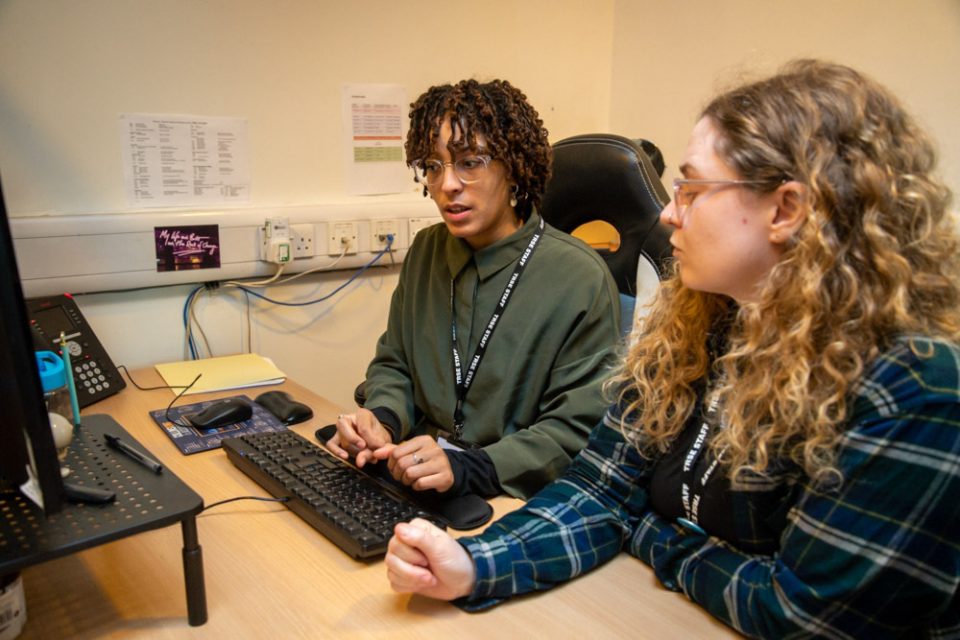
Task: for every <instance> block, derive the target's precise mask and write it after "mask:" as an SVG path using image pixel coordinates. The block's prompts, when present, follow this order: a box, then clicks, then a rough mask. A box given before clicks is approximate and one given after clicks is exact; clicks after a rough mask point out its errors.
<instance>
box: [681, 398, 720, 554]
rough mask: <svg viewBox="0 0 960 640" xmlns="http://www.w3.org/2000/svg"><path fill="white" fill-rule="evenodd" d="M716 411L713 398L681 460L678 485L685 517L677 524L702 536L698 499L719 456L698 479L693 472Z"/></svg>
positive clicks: (705, 444) (704, 445)
mask: <svg viewBox="0 0 960 640" xmlns="http://www.w3.org/2000/svg"><path fill="white" fill-rule="evenodd" d="M716 411H717V398H716V397H714V399H713V400H712V401H711V402H710V405H709V406H708V407H707V410H706V416H705V417H704V420H703V424H701V425H700V432H699V433H698V434H697V437H696V438H695V439H694V441H693V444H691V445H690V449H689V450H687V455H686V456H684V458H683V467H682V473H681V478H682V482H681V483H680V502H681V503H682V504H683V512H684V514H685V516H686V517H684V518H678V519H677V522H678V523H679V524H681V525H683V526H684V527H686V528H688V529H691V530H693V531H696V532H697V533H700V534H704V535H705V534H706V531H704V529H703V527H701V526H700V524H699V522H700V518H699V514H700V499H701V497H702V495H703V490H704V489H705V488H706V486H707V481H709V480H710V476H712V475H713V472H714V471H715V470H716V468H717V465H718V464H719V463H720V456H719V455H717V456H716V457H715V458H714V459H713V462H711V463H710V466H709V467H707V470H706V471H704V472H703V473H702V474H701V475H700V477H699V478H697V477H696V472H695V470H696V466H697V460H699V459H700V455H701V454H702V453H703V450H704V448H706V447H707V446H708V443H707V440H708V438H709V436H710V422H711V418H712V415H713V414H714V413H716Z"/></svg>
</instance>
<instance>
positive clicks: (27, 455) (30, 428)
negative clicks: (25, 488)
mask: <svg viewBox="0 0 960 640" xmlns="http://www.w3.org/2000/svg"><path fill="white" fill-rule="evenodd" d="M28 465H29V466H31V467H32V469H33V473H34V475H35V476H36V478H37V482H38V484H39V487H40V493H41V495H42V496H43V507H44V512H45V513H46V514H47V515H50V514H53V513H56V512H57V511H59V510H60V509H61V508H62V506H63V500H64V493H63V479H62V477H61V476H60V462H59V460H58V459H57V450H56V447H55V446H54V444H53V433H52V431H51V430H50V420H49V418H48V415H47V407H46V404H45V403H44V400H43V390H42V388H41V386H40V374H39V371H38V369H37V361H36V356H34V350H33V339H32V336H31V333H30V325H29V319H28V316H27V309H26V306H25V305H24V303H23V290H22V288H21V286H20V273H19V271H18V269H17V259H16V255H15V254H14V250H13V236H12V234H11V233H10V223H9V221H8V219H7V208H6V203H5V201H4V199H3V186H2V183H0V490H2V491H4V492H6V491H15V490H17V488H18V487H19V486H20V485H21V484H23V483H24V482H25V481H26V480H27V478H28V475H27V466H28Z"/></svg>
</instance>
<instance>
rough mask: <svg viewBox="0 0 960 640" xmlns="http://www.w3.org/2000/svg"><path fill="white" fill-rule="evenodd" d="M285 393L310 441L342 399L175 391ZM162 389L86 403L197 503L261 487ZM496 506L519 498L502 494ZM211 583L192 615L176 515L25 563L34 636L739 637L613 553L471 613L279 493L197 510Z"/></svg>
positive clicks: (151, 380) (293, 389)
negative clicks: (328, 532) (200, 613)
mask: <svg viewBox="0 0 960 640" xmlns="http://www.w3.org/2000/svg"><path fill="white" fill-rule="evenodd" d="M134 377H135V379H136V380H137V382H138V384H140V385H141V386H153V385H157V384H162V382H161V381H160V379H159V377H158V376H157V375H156V374H155V373H154V372H153V370H152V369H144V370H141V371H137V372H134ZM274 388H280V389H284V390H286V391H289V392H290V393H291V394H292V395H293V396H294V397H295V398H297V399H298V400H300V401H302V402H306V403H307V404H309V405H311V406H312V407H313V410H314V416H315V417H314V418H313V419H312V420H310V421H308V422H305V423H303V424H299V425H296V426H295V427H293V429H294V430H295V431H297V432H299V433H300V434H302V435H305V436H307V437H309V438H310V439H313V432H314V431H315V430H316V429H317V428H318V427H321V426H323V425H326V424H329V423H331V422H332V421H333V420H334V418H335V416H336V414H337V413H340V412H341V409H340V408H339V407H337V406H335V405H333V404H331V403H330V402H328V401H326V400H324V399H322V398H320V397H319V396H317V395H316V394H314V393H311V392H310V391H308V390H307V389H305V388H303V387H301V386H300V385H298V384H296V383H294V382H290V381H288V382H286V383H284V384H283V385H280V386H275V387H256V388H251V389H245V390H235V391H230V392H223V393H215V394H205V395H194V396H188V398H187V400H185V401H183V402H196V401H199V400H204V399H208V398H213V397H221V396H231V395H238V394H241V393H243V394H245V395H247V396H248V397H250V398H254V397H256V396H257V395H258V394H259V393H262V392H263V391H266V390H268V389H274ZM172 398H173V396H172V395H171V392H170V391H167V390H157V391H138V390H137V389H135V388H133V387H132V386H131V387H128V388H127V389H125V390H124V391H122V392H120V393H119V394H117V395H116V396H114V397H112V398H108V399H107V400H104V401H101V402H99V403H97V404H95V405H93V406H91V407H88V408H87V409H86V410H84V413H108V414H110V415H112V416H113V417H114V418H115V419H117V420H118V421H119V422H120V423H121V424H123V425H124V427H125V428H126V429H127V430H128V431H130V433H132V434H133V435H134V436H135V437H136V438H137V439H139V441H140V442H141V443H143V445H144V446H145V447H147V448H148V449H149V450H150V451H151V452H152V453H153V454H154V456H155V457H157V458H158V459H159V460H160V461H161V462H162V463H163V464H164V466H166V467H167V468H168V469H170V470H171V471H173V472H174V473H176V474H177V475H178V476H179V477H180V478H181V479H183V480H184V481H185V482H186V483H187V484H189V485H190V486H191V487H192V488H193V489H194V490H195V491H196V492H197V493H199V494H200V495H201V496H203V499H204V502H205V503H206V504H212V503H213V502H216V501H218V500H223V499H226V498H231V497H234V496H241V495H257V496H266V495H267V494H266V492H265V491H263V490H262V489H261V488H260V487H259V486H258V485H257V484H256V483H254V482H253V481H252V480H250V479H249V478H247V477H246V476H245V475H244V474H243V473H242V472H241V471H239V470H238V469H236V468H235V467H234V466H233V465H232V464H231V463H230V461H229V460H227V457H226V455H225V454H224V453H223V452H222V451H221V450H219V449H218V450H214V451H206V452H202V453H197V454H193V455H190V456H184V455H183V454H181V453H180V451H179V450H178V449H177V448H176V447H175V446H174V444H173V443H172V442H171V441H170V439H169V438H168V437H167V436H166V434H165V433H164V432H163V431H162V430H161V429H160V428H158V427H157V425H156V424H155V423H154V422H153V420H152V419H151V418H150V417H149V415H148V412H149V411H151V410H154V409H158V408H163V407H166V405H167V404H168V403H169V402H170V400H171V399H172ZM493 504H494V509H495V511H496V513H497V514H498V515H499V514H502V513H505V512H507V511H509V510H511V509H513V508H516V506H517V505H518V504H520V502H519V501H517V500H513V499H510V498H497V499H495V500H494V501H493ZM197 525H198V528H199V535H200V544H201V545H202V547H203V563H204V570H205V578H206V587H207V608H208V611H209V620H208V622H207V623H206V624H205V625H203V626H200V627H190V626H189V625H188V623H187V614H186V599H185V596H184V586H183V568H182V560H181V548H182V538H181V532H180V528H179V527H168V528H166V529H161V530H157V531H150V532H146V533H142V534H139V535H136V536H131V537H129V538H126V539H124V540H119V541H117V542H113V543H109V544H106V545H103V546H101V547H97V548H94V549H90V550H87V551H84V552H82V553H79V554H75V555H72V556H68V557H65V558H61V559H58V560H53V561H51V562H47V563H44V564H41V565H37V566H34V567H31V568H29V569H27V570H26V571H24V574H23V575H24V589H25V593H26V602H27V624H26V626H25V627H24V630H23V633H22V635H21V636H20V637H21V638H23V639H24V640H27V639H33V638H45V639H46V638H107V637H124V638H151V639H153V638H189V637H195V638H231V639H233V638H268V637H269V638H332V637H336V638H338V639H341V638H342V639H348V638H429V639H430V640H439V639H442V638H457V640H466V639H469V638H483V639H484V640H489V638H491V637H497V638H501V637H503V638H517V637H530V638H541V637H556V638H562V637H570V636H571V635H573V634H574V633H583V634H584V635H585V636H589V637H596V638H611V637H622V638H627V637H629V638H646V637H650V638H660V639H663V638H704V637H710V638H716V637H737V636H736V634H735V633H734V632H733V631H731V630H730V629H729V628H727V627H726V626H724V625H723V624H721V623H719V622H717V621H716V620H714V619H713V618H712V617H710V616H709V615H708V614H707V613H706V612H704V611H703V610H702V609H700V608H699V607H697V606H696V605H694V604H692V603H691V602H689V601H688V600H687V599H686V598H684V597H683V596H682V595H680V594H676V593H671V592H669V591H666V590H665V589H663V588H662V587H660V586H659V584H658V583H657V581H656V579H655V578H654V576H653V573H652V571H650V569H649V568H648V567H646V566H645V565H644V564H642V563H641V562H640V561H638V560H636V559H634V558H631V557H629V556H628V555H626V554H621V555H620V556H619V557H618V558H616V559H615V560H614V561H612V562H610V563H609V564H607V565H605V566H603V567H601V568H600V569H598V570H596V571H594V572H593V573H591V574H589V575H586V576H583V577H581V578H579V579H578V580H575V581H573V582H571V583H569V584H567V585H564V586H562V587H559V588H557V589H554V590H553V591H551V592H547V593H541V594H534V595H531V596H525V597H520V598H514V599H513V600H511V601H509V602H506V603H504V604H502V605H500V606H498V607H495V608H494V609H491V610H489V611H486V612H484V613H480V614H468V613H464V612H462V611H460V610H459V609H457V608H456V607H454V606H452V605H450V604H447V603H444V602H437V601H434V600H430V599H428V598H423V597H420V596H416V597H411V596H409V595H399V594H396V593H394V592H393V591H391V589H390V585H389V583H388V581H387V578H386V574H385V571H384V568H383V562H382V561H376V562H372V563H363V562H357V561H355V560H352V559H351V558H349V557H348V556H347V555H346V554H344V553H343V552H342V551H340V549H339V548H337V547H335V546H334V545H332V544H331V543H329V542H327V540H326V539H325V538H324V537H323V536H322V535H320V534H319V533H318V532H317V531H316V530H314V529H313V528H312V527H310V526H308V525H307V524H305V523H304V522H303V521H302V520H301V519H300V518H299V517H297V516H296V515H294V514H293V513H291V512H290V511H288V510H287V508H286V507H284V506H283V505H280V504H273V503H262V502H257V501H250V500H247V501H238V502H233V503H230V504H226V505H222V506H220V507H216V508H214V509H211V510H210V511H208V512H205V513H203V514H201V515H200V516H199V518H198V520H197Z"/></svg>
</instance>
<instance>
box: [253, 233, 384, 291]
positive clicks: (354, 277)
mask: <svg viewBox="0 0 960 640" xmlns="http://www.w3.org/2000/svg"><path fill="white" fill-rule="evenodd" d="M392 246H393V235H392V234H390V235H388V236H387V246H385V247H384V248H383V249H381V250H380V253H378V254H377V255H375V256H374V257H373V259H372V260H370V262H368V263H367V264H365V265H363V266H362V267H360V269H358V270H357V272H356V273H354V274H353V275H352V276H350V278H349V279H348V280H347V281H346V282H344V283H343V284H341V285H340V286H339V287H337V288H336V289H334V290H333V291H331V292H330V293H328V294H327V295H325V296H321V297H319V298H317V299H316V300H308V301H307V302H284V301H282V300H274V299H273V298H268V297H267V296H265V295H263V294H262V293H257V292H256V291H253V290H251V289H248V288H246V287H244V286H241V285H237V289H240V290H241V291H246V292H247V293H249V294H250V295H253V296H256V297H258V298H260V299H261V300H266V301H267V302H270V303H272V304H279V305H282V306H284V307H305V306H307V305H311V304H316V303H318V302H323V301H324V300H329V299H330V298H332V297H333V296H335V295H337V294H338V293H339V292H340V291H342V290H343V289H344V288H345V287H346V286H347V285H349V284H350V283H351V282H353V281H354V280H356V279H357V278H358V277H360V276H361V275H362V274H363V272H364V271H366V270H367V269H369V268H370V267H372V266H373V265H375V264H376V263H377V262H378V261H379V260H380V258H382V257H383V256H385V255H387V253H389V252H390V248H391V247H392Z"/></svg>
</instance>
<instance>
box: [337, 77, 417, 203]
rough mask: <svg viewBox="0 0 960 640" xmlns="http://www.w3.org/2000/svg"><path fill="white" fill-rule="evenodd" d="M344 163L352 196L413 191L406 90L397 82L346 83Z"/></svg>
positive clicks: (348, 190) (344, 98)
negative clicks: (405, 150) (407, 144)
mask: <svg viewBox="0 0 960 640" xmlns="http://www.w3.org/2000/svg"><path fill="white" fill-rule="evenodd" d="M343 129H344V132H345V136H344V163H345V166H346V171H345V172H344V175H346V189H347V193H348V194H350V195H372V194H383V193H402V192H405V191H412V190H414V189H415V187H416V185H415V184H414V182H413V172H412V171H411V170H410V169H408V168H407V165H406V163H405V162H404V154H403V139H404V135H405V133H406V129H407V91H406V89H405V88H404V87H403V86H402V85H398V84H346V85H343Z"/></svg>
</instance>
